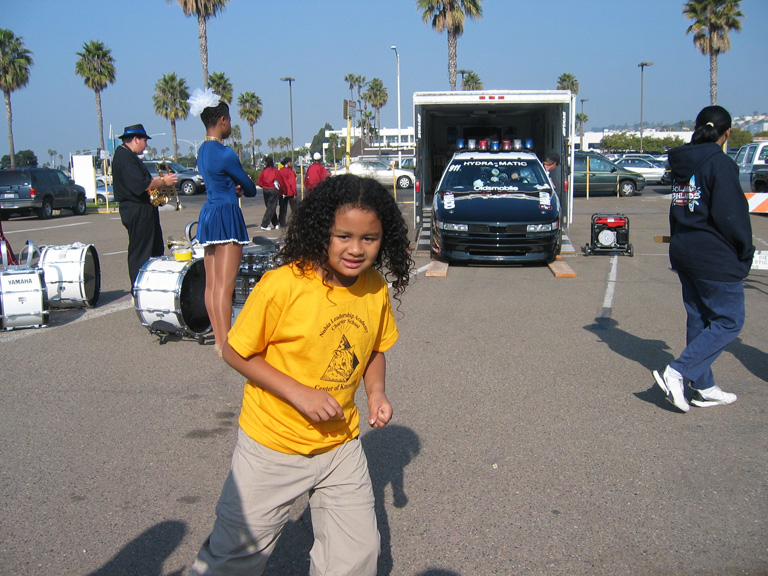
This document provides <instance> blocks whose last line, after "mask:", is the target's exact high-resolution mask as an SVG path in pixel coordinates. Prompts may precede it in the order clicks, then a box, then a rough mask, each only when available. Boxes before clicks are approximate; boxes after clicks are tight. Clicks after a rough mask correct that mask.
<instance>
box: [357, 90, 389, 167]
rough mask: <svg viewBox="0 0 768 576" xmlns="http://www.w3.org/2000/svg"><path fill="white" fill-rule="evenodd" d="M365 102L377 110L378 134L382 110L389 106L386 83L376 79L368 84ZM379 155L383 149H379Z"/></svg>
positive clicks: (364, 96) (364, 95)
mask: <svg viewBox="0 0 768 576" xmlns="http://www.w3.org/2000/svg"><path fill="white" fill-rule="evenodd" d="M363 98H365V101H366V102H368V103H369V104H370V105H371V108H373V109H374V110H376V126H377V128H378V132H379V133H380V132H381V109H382V108H383V107H384V106H386V105H387V100H388V99H389V95H388V94H387V89H386V87H385V86H384V82H382V81H381V78H374V79H373V80H371V81H370V82H369V83H368V90H366V91H365V94H363ZM379 153H381V147H379Z"/></svg>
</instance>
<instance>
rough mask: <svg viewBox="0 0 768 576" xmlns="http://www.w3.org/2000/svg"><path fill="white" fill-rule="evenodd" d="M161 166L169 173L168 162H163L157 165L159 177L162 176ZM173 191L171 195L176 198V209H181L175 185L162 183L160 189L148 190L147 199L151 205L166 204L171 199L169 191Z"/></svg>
mask: <svg viewBox="0 0 768 576" xmlns="http://www.w3.org/2000/svg"><path fill="white" fill-rule="evenodd" d="M163 168H165V174H170V173H171V169H170V168H169V167H168V164H167V163H165V162H163V163H162V164H158V165H157V172H158V174H160V178H162V177H163V176H164V174H163ZM169 188H170V191H171V192H173V196H174V198H175V200H176V210H181V202H180V201H179V193H178V192H177V191H176V186H175V185H173V184H172V185H171V186H166V185H165V184H163V187H162V189H159V190H149V201H150V202H151V203H152V206H157V207H160V206H165V205H166V204H168V202H170V201H171V195H170V192H169Z"/></svg>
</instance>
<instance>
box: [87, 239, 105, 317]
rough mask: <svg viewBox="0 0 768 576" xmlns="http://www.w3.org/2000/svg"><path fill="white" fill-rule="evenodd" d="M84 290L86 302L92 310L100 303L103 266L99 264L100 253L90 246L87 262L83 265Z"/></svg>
mask: <svg viewBox="0 0 768 576" xmlns="http://www.w3.org/2000/svg"><path fill="white" fill-rule="evenodd" d="M83 289H84V292H85V298H86V302H88V306H90V307H91V308H92V307H94V306H95V305H96V303H97V302H98V301H99V295H100V294H101V265H100V264H99V253H98V252H96V248H95V247H94V246H88V249H87V250H86V251H85V262H84V263H83Z"/></svg>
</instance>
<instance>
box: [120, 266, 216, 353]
mask: <svg viewBox="0 0 768 576" xmlns="http://www.w3.org/2000/svg"><path fill="white" fill-rule="evenodd" d="M133 294H134V298H135V302H136V305H135V309H136V313H137V314H138V315H139V320H140V321H141V325H142V326H146V327H147V328H148V329H149V331H150V332H153V333H161V334H162V333H165V334H169V333H173V334H181V335H183V336H191V337H194V338H198V339H199V338H200V337H201V336H202V335H204V334H207V333H208V332H210V331H211V321H210V320H209V319H208V311H207V310H206V308H205V265H204V264H203V260H202V259H196V260H176V259H175V258H172V257H168V256H160V257H158V258H150V259H149V260H147V262H146V264H144V266H142V267H141V270H139V274H138V276H136V283H135V284H134V286H133Z"/></svg>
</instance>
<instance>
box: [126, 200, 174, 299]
mask: <svg viewBox="0 0 768 576" xmlns="http://www.w3.org/2000/svg"><path fill="white" fill-rule="evenodd" d="M120 220H121V221H122V222H123V226H125V229H126V230H127V231H128V274H129V275H130V276H131V293H133V285H134V284H135V283H136V277H137V276H138V275H139V270H140V269H141V267H142V266H143V265H144V263H145V262H146V261H147V260H149V259H150V258H153V257H155V256H162V255H163V253H164V252H165V246H164V245H163V230H162V228H160V212H158V210H157V208H155V207H154V206H152V205H151V204H140V203H138V202H120Z"/></svg>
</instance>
